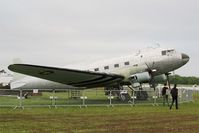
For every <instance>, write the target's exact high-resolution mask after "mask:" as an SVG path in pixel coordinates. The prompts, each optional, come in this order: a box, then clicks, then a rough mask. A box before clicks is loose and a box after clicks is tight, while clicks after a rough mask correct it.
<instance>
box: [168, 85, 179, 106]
mask: <svg viewBox="0 0 199 133" xmlns="http://www.w3.org/2000/svg"><path fill="white" fill-rule="evenodd" d="M171 96H172V103H171V106H170V109H172V106H173V104H174V102H175V105H176V109H178V89H177V84H175V85H174V87H173V88H172V89H171Z"/></svg>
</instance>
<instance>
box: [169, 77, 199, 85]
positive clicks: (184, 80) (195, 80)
mask: <svg viewBox="0 0 199 133" xmlns="http://www.w3.org/2000/svg"><path fill="white" fill-rule="evenodd" d="M169 78H170V83H171V84H183V85H199V77H193V76H192V77H184V76H180V75H172V76H170V77H169Z"/></svg>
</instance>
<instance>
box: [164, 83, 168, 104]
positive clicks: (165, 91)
mask: <svg viewBox="0 0 199 133" xmlns="http://www.w3.org/2000/svg"><path fill="white" fill-rule="evenodd" d="M168 90H169V88H168V87H167V84H164V87H163V88H162V97H163V106H165V102H166V103H167V105H168V106H169V99H168V98H169V95H168Z"/></svg>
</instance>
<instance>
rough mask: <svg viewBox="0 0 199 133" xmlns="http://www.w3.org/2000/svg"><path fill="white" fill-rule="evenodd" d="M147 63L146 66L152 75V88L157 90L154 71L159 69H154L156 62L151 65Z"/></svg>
mask: <svg viewBox="0 0 199 133" xmlns="http://www.w3.org/2000/svg"><path fill="white" fill-rule="evenodd" d="M145 64H146V66H147V69H146V70H147V71H148V73H149V75H150V76H151V81H150V83H151V85H152V88H154V90H155V87H156V85H155V79H154V73H155V72H156V71H157V70H156V69H153V68H154V66H155V62H153V63H152V66H150V65H149V64H147V63H146V62H145Z"/></svg>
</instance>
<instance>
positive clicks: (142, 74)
mask: <svg viewBox="0 0 199 133" xmlns="http://www.w3.org/2000/svg"><path fill="white" fill-rule="evenodd" d="M188 61H189V56H188V55H186V54H184V53H180V52H177V51H176V50H175V49H166V48H160V47H159V48H147V49H143V50H139V51H138V52H136V53H134V54H131V55H129V56H123V57H120V58H114V59H110V60H103V61H98V62H95V63H92V64H88V65H85V66H78V67H76V68H75V69H74V68H65V67H63V68H58V67H49V66H39V65H31V64H12V65H10V66H8V69H9V70H11V71H13V72H16V73H21V74H25V75H28V76H24V77H23V78H14V80H13V81H12V82H11V83H10V85H11V89H79V88H81V89H88V88H95V87H105V88H106V89H108V90H112V89H114V90H122V89H123V86H125V85H129V86H132V87H133V88H137V87H138V88H142V84H143V83H149V84H150V86H151V87H152V88H155V87H156V83H157V80H165V81H166V80H169V73H170V72H172V71H174V70H176V69H178V68H180V67H182V66H183V65H185V64H186V63H187V62H188Z"/></svg>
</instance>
